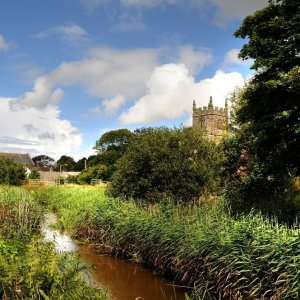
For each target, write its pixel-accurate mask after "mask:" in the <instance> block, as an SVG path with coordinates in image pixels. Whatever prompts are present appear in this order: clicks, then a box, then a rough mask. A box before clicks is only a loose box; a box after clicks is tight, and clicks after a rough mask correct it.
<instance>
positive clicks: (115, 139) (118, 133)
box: [94, 129, 133, 153]
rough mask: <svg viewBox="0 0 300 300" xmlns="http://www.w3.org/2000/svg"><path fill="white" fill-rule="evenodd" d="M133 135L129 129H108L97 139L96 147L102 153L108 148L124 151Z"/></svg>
mask: <svg viewBox="0 0 300 300" xmlns="http://www.w3.org/2000/svg"><path fill="white" fill-rule="evenodd" d="M132 135H133V134H132V132H131V131H129V130H128V129H118V130H111V131H108V132H106V133H104V134H103V135H102V136H101V137H100V139H99V140H98V141H96V145H95V147H94V148H95V149H96V151H97V152H98V153H102V152H104V151H107V150H116V151H118V152H122V153H124V151H125V149H126V146H127V145H128V143H129V141H130V138H131V137H132Z"/></svg>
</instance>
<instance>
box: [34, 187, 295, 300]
mask: <svg viewBox="0 0 300 300" xmlns="http://www.w3.org/2000/svg"><path fill="white" fill-rule="evenodd" d="M36 197H37V198H38V199H40V200H41V201H43V202H46V203H47V204H48V205H49V206H50V207H51V208H52V209H54V210H55V211H57V212H58V214H59V216H60V220H61V226H62V227H64V228H66V229H68V230H69V231H70V232H72V233H73V235H75V236H77V237H81V238H82V237H83V238H89V239H91V240H93V241H95V242H97V243H98V244H99V245H102V246H103V248H105V249H106V250H108V251H110V252H111V253H113V254H116V255H120V256H123V257H127V258H130V259H132V260H135V261H136V262H139V263H142V264H144V265H147V266H148V267H150V268H153V269H156V270H157V271H159V272H160V273H161V274H165V275H168V276H171V277H172V278H173V279H175V280H176V281H177V282H178V283H181V284H183V285H189V286H193V287H195V291H196V293H197V294H199V295H201V294H203V292H206V296H205V297H206V298H205V299H209V296H208V295H210V296H211V297H212V298H215V297H216V298H218V297H221V298H222V299H298V298H299V286H300V271H299V263H300V238H299V237H300V236H299V227H296V226H295V227H294V228H292V229H291V228H287V227H285V226H283V225H279V224H278V223H277V222H276V220H273V221H270V220H267V219H265V218H263V217H262V216H261V215H259V214H249V215H247V216H240V217H238V218H232V217H231V216H230V214H229V213H228V211H227V210H226V209H225V208H224V207H223V206H222V205H214V206H212V205H202V206H197V207H182V206H174V205H172V204H159V205H153V206H147V207H141V206H138V205H136V204H135V203H134V202H131V201H128V202H122V201H120V200H117V199H109V198H107V197H105V195H104V189H99V188H91V187H69V188H66V187H55V188H43V189H40V190H38V191H37V192H36Z"/></svg>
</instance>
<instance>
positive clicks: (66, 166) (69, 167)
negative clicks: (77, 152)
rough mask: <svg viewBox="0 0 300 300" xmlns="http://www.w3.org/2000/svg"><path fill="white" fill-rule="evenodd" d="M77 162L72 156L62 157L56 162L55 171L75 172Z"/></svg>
mask: <svg viewBox="0 0 300 300" xmlns="http://www.w3.org/2000/svg"><path fill="white" fill-rule="evenodd" d="M75 164H76V162H75V160H74V159H73V157H71V156H67V155H62V156H61V157H60V159H59V160H58V161H57V162H56V167H55V170H57V171H60V170H61V171H73V170H74V166H75Z"/></svg>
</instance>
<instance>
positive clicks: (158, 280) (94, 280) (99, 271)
mask: <svg viewBox="0 0 300 300" xmlns="http://www.w3.org/2000/svg"><path fill="white" fill-rule="evenodd" d="M56 221H57V217H56V215H55V214H53V213H47V214H46V215H45V220H44V222H43V224H42V228H41V230H42V234H43V236H44V239H45V240H46V241H52V242H54V246H55V249H56V251H58V252H72V251H78V252H79V254H80V258H81V260H82V261H83V262H84V263H85V264H86V265H88V266H90V267H91V268H90V275H89V276H90V278H89V282H91V284H92V286H95V287H100V288H103V289H105V290H107V291H108V295H109V298H110V299H111V300H184V299H185V296H184V293H185V289H183V288H180V287H176V286H173V285H172V283H171V282H169V281H167V280H165V279H164V278H162V277H159V276H156V275H154V274H153V273H152V272H151V271H150V270H148V269H145V268H143V267H141V266H139V265H137V264H135V263H132V262H129V261H126V260H123V259H120V258H117V257H112V256H109V255H105V254H101V253H99V251H98V250H97V248H96V247H94V246H92V245H87V244H80V243H76V241H74V240H72V239H71V237H70V236H69V235H68V234H66V233H62V232H60V231H59V230H56V229H53V228H51V226H52V225H53V224H55V222H56Z"/></svg>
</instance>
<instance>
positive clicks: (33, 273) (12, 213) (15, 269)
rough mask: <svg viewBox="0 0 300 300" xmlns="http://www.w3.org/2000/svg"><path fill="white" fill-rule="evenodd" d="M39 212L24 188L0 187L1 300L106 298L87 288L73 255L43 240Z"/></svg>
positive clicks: (98, 292)
mask: <svg viewBox="0 0 300 300" xmlns="http://www.w3.org/2000/svg"><path fill="white" fill-rule="evenodd" d="M42 213H43V211H42V209H41V206H39V205H38V204H37V202H36V201H35V200H34V199H33V197H32V196H31V195H30V194H29V193H28V192H26V191H25V190H24V189H21V188H14V187H5V186H2V187H0V282H1V284H0V299H11V300H13V299H24V300H25V299H53V300H56V299H106V298H105V296H104V295H103V294H102V292H101V291H99V290H97V289H93V288H90V287H88V286H87V284H86V282H85V281H84V279H83V278H84V277H83V276H84V275H85V268H84V267H83V265H82V264H81V263H80V262H79V260H78V258H77V255H76V254H58V253H56V252H55V250H54V246H53V245H52V244H51V243H46V242H44V241H42V239H41V237H40V234H39V228H40V221H41V218H42Z"/></svg>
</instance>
